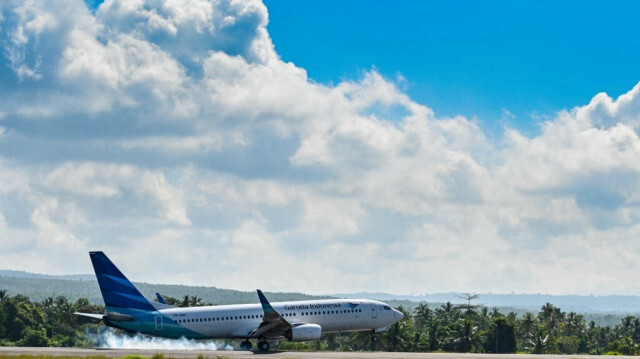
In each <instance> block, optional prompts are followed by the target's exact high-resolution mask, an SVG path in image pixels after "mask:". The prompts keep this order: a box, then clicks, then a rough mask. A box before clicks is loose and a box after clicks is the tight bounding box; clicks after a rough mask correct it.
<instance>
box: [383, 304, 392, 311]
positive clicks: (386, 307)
mask: <svg viewBox="0 0 640 359" xmlns="http://www.w3.org/2000/svg"><path fill="white" fill-rule="evenodd" d="M383 308H384V310H391V307H389V306H388V305H385V306H384V307H383Z"/></svg>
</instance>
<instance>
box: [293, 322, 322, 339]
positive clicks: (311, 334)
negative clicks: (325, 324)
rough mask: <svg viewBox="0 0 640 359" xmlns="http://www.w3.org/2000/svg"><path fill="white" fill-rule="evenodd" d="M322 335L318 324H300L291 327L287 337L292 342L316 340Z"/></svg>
mask: <svg viewBox="0 0 640 359" xmlns="http://www.w3.org/2000/svg"><path fill="white" fill-rule="evenodd" d="M321 336H322V327H321V326H319V325H318V324H301V325H298V326H296V327H293V328H291V332H290V333H289V335H288V336H287V339H289V340H291V341H292V342H304V341H307V340H318V339H320V337H321Z"/></svg>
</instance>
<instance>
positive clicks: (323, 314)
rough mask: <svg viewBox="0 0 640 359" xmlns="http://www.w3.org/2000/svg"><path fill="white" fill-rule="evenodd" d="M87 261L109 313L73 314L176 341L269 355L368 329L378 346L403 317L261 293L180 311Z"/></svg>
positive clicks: (96, 258) (380, 307)
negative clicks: (279, 345) (280, 346)
mask: <svg viewBox="0 0 640 359" xmlns="http://www.w3.org/2000/svg"><path fill="white" fill-rule="evenodd" d="M89 257H90V258H91V263H92V264H93V269H94V271H95V274H96V278H97V279H98V285H99V287H100V291H101V292H102V298H103V299H104V304H105V306H106V308H107V313H106V314H94V313H78V312H76V313H74V314H76V315H81V316H85V317H90V318H95V319H100V320H102V321H103V323H104V324H105V325H107V326H110V327H113V328H117V329H121V330H124V331H126V332H129V333H141V334H145V335H150V336H155V337H163V338H172V339H177V338H182V337H184V338H187V339H197V340H199V339H243V341H242V343H241V344H240V348H241V349H242V350H251V348H252V344H251V342H250V341H249V339H257V340H258V349H259V350H260V351H264V352H266V351H268V350H269V348H270V343H269V342H274V341H279V340H289V341H294V342H300V341H310V340H318V339H320V337H321V336H322V334H324V333H340V332H351V331H365V330H367V331H370V332H371V340H372V341H374V342H375V341H377V340H378V338H377V336H376V333H378V332H381V331H384V330H386V329H387V328H388V327H389V326H391V325H393V324H395V323H397V322H398V321H400V320H401V319H402V318H403V316H404V315H403V314H402V313H401V312H400V311H397V310H395V309H393V308H391V307H390V306H389V305H388V304H386V303H383V302H379V301H376V300H369V299H322V300H305V301H291V302H274V303H271V302H269V301H268V300H267V298H266V297H265V295H264V293H262V291H261V290H260V289H258V290H257V294H258V299H259V300H260V304H232V305H217V306H203V307H189V308H178V307H173V306H170V305H168V304H166V302H164V300H161V301H159V302H153V301H149V300H147V299H146V298H145V297H144V296H143V295H142V294H141V293H140V291H138V289H137V288H136V287H135V286H134V285H133V284H132V283H131V282H130V281H129V280H128V279H127V278H126V277H125V276H124V274H122V272H120V270H119V269H118V268H117V267H116V266H115V265H114V264H113V262H111V260H110V259H109V258H108V257H107V256H106V255H105V254H104V253H103V252H100V251H96V252H89ZM156 296H157V297H158V300H160V299H161V298H162V296H161V295H160V294H158V293H156ZM163 302H164V303H163Z"/></svg>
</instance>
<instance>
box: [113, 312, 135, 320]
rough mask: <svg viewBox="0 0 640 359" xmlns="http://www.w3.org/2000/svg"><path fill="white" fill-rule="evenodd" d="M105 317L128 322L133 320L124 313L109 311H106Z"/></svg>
mask: <svg viewBox="0 0 640 359" xmlns="http://www.w3.org/2000/svg"><path fill="white" fill-rule="evenodd" d="M107 319H109V320H110V321H112V322H130V321H132V320H133V317H132V316H130V315H126V314H120V313H116V312H110V313H107Z"/></svg>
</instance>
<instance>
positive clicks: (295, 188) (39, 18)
mask: <svg viewBox="0 0 640 359" xmlns="http://www.w3.org/2000/svg"><path fill="white" fill-rule="evenodd" d="M62 3H64V4H63V5H61V4H62ZM0 11H1V13H0V16H1V19H2V20H1V21H0V43H1V44H2V47H3V51H2V56H3V61H1V62H0V73H1V74H2V75H3V76H5V77H6V78H7V81H6V84H5V85H3V87H2V89H3V90H2V91H4V92H3V93H2V95H3V96H0V113H1V114H2V116H1V117H0V121H2V126H1V127H0V146H1V147H2V148H3V151H2V157H0V229H1V230H0V243H1V244H2V247H3V249H5V248H6V249H5V250H3V251H2V253H0V261H2V262H3V263H5V266H7V267H13V268H15V269H24V270H33V271H40V272H50V273H60V272H67V273H69V272H81V271H82V272H87V271H90V267H89V265H88V259H87V258H86V257H85V256H84V255H85V254H86V252H87V251H89V250H96V249H103V250H105V251H107V252H108V253H109V254H111V256H112V257H113V259H114V261H116V263H118V264H121V267H122V268H123V270H124V271H125V272H127V273H128V275H129V276H130V277H131V278H135V279H137V280H146V281H156V282H158V281H162V282H180V283H185V284H205V285H216V286H226V287H233V288H237V289H245V290H251V289H255V288H256V287H262V288H264V289H269V290H284V291H303V292H310V293H328V292H344V291H360V290H370V291H396V292H401V293H416V292H434V291H450V290H459V291H467V292H469V291H479V292H480V291H493V292H511V291H518V292H553V293H591V292H593V293H636V294H639V293H640V286H634V285H629V284H628V283H632V282H633V281H632V280H628V281H626V280H624V279H627V278H631V276H632V274H633V273H636V272H637V268H636V267H637V264H636V263H638V262H639V261H638V259H639V257H640V247H638V245H637V243H635V241H634V240H633V238H637V235H638V232H639V230H640V225H639V224H638V223H640V211H639V210H638V208H640V206H639V205H638V204H639V203H640V186H639V184H640V183H639V182H640V161H638V160H637V159H638V158H640V139H639V137H638V127H639V123H638V118H640V117H639V116H640V115H639V114H640V105H639V103H640V90H639V89H640V84H639V85H637V86H636V87H634V88H633V89H632V90H630V91H629V92H628V93H627V94H624V95H622V96H620V97H619V98H618V99H616V100H613V99H611V98H609V97H608V96H606V95H605V94H598V95H596V96H595V97H594V98H593V100H592V101H591V102H590V103H589V104H587V105H585V106H578V107H575V108H573V109H569V110H565V111H562V112H560V113H558V114H556V115H555V116H551V117H549V118H548V119H547V120H546V121H545V122H543V123H542V124H541V132H540V134H538V135H536V136H534V137H527V136H526V135H523V134H521V133H519V132H518V131H516V130H508V131H506V132H505V135H504V138H503V139H501V140H503V142H501V143H500V144H499V145H497V144H494V143H491V142H490V141H489V140H488V139H487V137H486V136H485V134H484V133H483V131H482V129H481V128H480V127H479V126H478V124H477V123H476V122H475V121H474V120H469V119H467V118H465V117H462V116H456V117H452V118H439V117H437V116H436V114H434V113H433V111H432V110H431V109H430V108H429V107H427V106H425V105H423V104H420V103H417V102H416V101H414V100H413V99H411V98H410V97H409V96H408V95H407V94H406V93H405V91H403V90H402V89H401V88H399V87H398V85H397V84H396V83H394V82H392V81H390V80H389V79H386V78H384V77H383V76H381V75H380V74H379V73H377V72H376V71H375V70H371V71H368V72H365V73H364V74H363V75H362V77H361V78H360V79H355V80H344V81H342V82H341V83H339V84H337V85H336V86H327V85H321V84H318V83H314V82H313V81H310V80H309V79H308V78H307V73H306V71H305V70H304V69H302V68H299V67H296V66H295V65H294V64H291V63H285V62H283V61H282V60H280V59H279V57H278V55H277V54H276V53H275V51H274V47H273V44H272V43H271V39H270V37H269V34H268V32H267V30H266V24H267V21H268V14H267V10H266V7H265V6H264V4H262V3H261V2H259V1H252V0H246V1H215V2H210V1H198V0H183V1H165V2H158V1H152V0H148V1H145V0H135V1H132V0H110V1H106V2H104V3H103V4H102V5H101V6H100V8H99V9H98V10H97V11H96V14H95V15H92V14H91V12H90V11H89V10H88V9H87V8H86V6H85V5H84V4H83V3H82V2H81V1H75V2H68V1H61V2H57V1H31V2H26V3H25V2H20V1H15V2H14V1H12V2H5V3H2V5H0ZM397 78H398V81H399V82H400V85H402V83H403V82H404V81H405V80H404V78H403V77H402V76H401V75H398V76H397ZM505 116H506V117H509V116H511V115H510V114H509V112H508V111H507V110H505ZM140 253H145V254H146V255H145V256H140ZM24 257H28V258H38V261H35V260H33V261H23V260H20V258H24ZM141 257H143V258H141ZM69 258H77V260H71V261H70V260H69ZM158 259H162V261H163V263H166V264H167V265H166V267H167V268H172V270H171V271H166V272H165V271H162V270H158V268H157V266H155V263H157V260H158ZM614 262H615V263H614ZM212 264H213V265H212ZM203 268H204V269H203ZM152 269H153V270H152ZM221 273H224V275H221ZM255 273H260V275H256V274H255ZM621 278H622V279H621Z"/></svg>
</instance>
